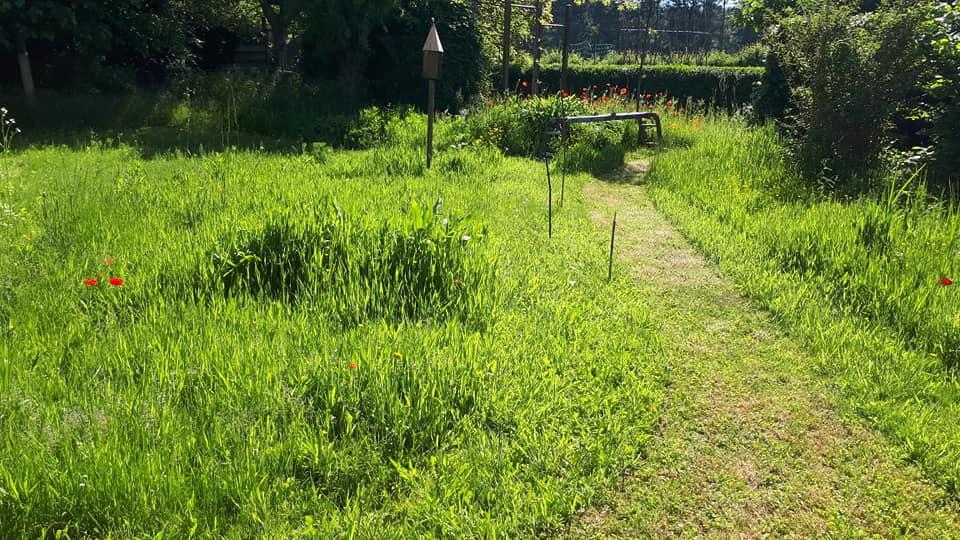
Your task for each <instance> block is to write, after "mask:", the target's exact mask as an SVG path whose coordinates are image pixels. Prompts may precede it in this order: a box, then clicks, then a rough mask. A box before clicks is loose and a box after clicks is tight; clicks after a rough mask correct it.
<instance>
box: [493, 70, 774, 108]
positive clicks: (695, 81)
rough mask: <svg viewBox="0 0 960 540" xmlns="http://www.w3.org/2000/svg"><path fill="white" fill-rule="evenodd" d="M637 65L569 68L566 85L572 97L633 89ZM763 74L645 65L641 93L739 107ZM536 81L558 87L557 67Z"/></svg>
mask: <svg viewBox="0 0 960 540" xmlns="http://www.w3.org/2000/svg"><path fill="white" fill-rule="evenodd" d="M638 70H639V67H638V66H631V67H624V66H610V65H587V66H575V67H574V66H571V67H570V72H569V75H568V86H569V90H570V92H571V93H572V94H575V93H577V92H579V91H580V89H581V88H589V87H591V86H592V85H597V86H598V87H603V86H605V85H606V84H607V83H611V84H616V85H619V86H621V87H624V86H625V87H627V88H630V89H634V88H635V87H636V85H637V72H638ZM762 74H763V68H737V67H722V68H719V67H695V66H647V67H644V82H643V85H642V87H641V88H640V90H641V91H642V92H644V93H651V94H654V93H657V92H663V91H666V92H667V94H668V95H669V96H671V97H673V98H681V99H683V98H691V99H694V100H703V101H705V102H707V103H710V104H713V105H716V106H718V107H739V106H742V105H744V104H746V103H749V100H750V94H751V92H752V91H753V85H754V84H755V83H756V82H757V81H758V80H759V79H760V77H761V75H762ZM512 77H513V80H517V79H519V78H522V79H523V80H529V79H530V73H529V71H523V72H522V73H521V72H520V71H519V70H516V69H515V70H514V72H513V75H512ZM540 80H541V81H543V85H544V87H545V89H546V91H547V92H555V91H557V90H558V89H559V88H560V67H559V66H553V65H550V66H545V67H544V68H543V69H542V70H541V71H540Z"/></svg>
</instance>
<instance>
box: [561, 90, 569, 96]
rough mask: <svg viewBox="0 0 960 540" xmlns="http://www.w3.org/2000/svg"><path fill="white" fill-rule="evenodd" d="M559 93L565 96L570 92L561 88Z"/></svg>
mask: <svg viewBox="0 0 960 540" xmlns="http://www.w3.org/2000/svg"><path fill="white" fill-rule="evenodd" d="M560 95H561V96H562V97H567V96H569V95H570V92H567V91H566V90H563V91H561V92H560Z"/></svg>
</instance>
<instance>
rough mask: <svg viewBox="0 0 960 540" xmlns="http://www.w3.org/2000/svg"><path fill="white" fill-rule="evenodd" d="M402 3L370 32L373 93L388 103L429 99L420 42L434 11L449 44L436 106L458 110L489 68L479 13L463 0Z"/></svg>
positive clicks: (407, 0) (369, 73)
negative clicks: (421, 70) (379, 26)
mask: <svg viewBox="0 0 960 540" xmlns="http://www.w3.org/2000/svg"><path fill="white" fill-rule="evenodd" d="M399 4H400V9H398V10H397V12H396V15H395V16H394V17H392V18H391V19H390V20H389V21H388V22H387V23H386V24H385V25H384V26H383V28H382V30H380V31H375V32H374V33H373V34H372V35H371V38H370V41H371V49H372V51H371V55H370V63H369V67H368V70H367V74H366V78H367V80H369V81H370V91H371V95H372V96H373V98H374V99H376V100H377V101H378V102H380V103H384V104H387V103H394V104H396V103H406V104H415V105H417V106H419V107H424V106H425V105H426V84H425V82H424V80H423V79H422V78H421V76H420V63H421V47H423V39H424V37H425V36H426V35H427V30H428V29H429V28H430V23H429V21H430V18H431V17H433V18H435V19H436V23H437V32H438V33H439V34H440V40H441V41H442V42H443V45H444V49H445V53H444V57H443V76H442V78H441V79H440V80H439V81H437V108H438V110H445V109H449V110H452V111H457V110H459V109H460V108H461V107H462V106H464V105H465V104H466V102H467V100H468V99H469V98H470V97H471V96H473V95H475V94H477V93H478V92H479V91H480V87H481V84H482V82H483V74H484V73H486V72H487V69H486V66H485V65H484V59H483V54H482V50H481V40H482V36H481V32H480V27H479V24H478V22H477V14H476V13H475V12H474V10H473V7H471V4H470V3H468V2H466V1H464V0H401V1H400V2H399Z"/></svg>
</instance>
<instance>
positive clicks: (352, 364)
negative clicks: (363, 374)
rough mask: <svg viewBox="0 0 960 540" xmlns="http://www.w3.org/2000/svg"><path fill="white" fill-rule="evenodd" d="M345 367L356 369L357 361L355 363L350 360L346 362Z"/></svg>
mask: <svg viewBox="0 0 960 540" xmlns="http://www.w3.org/2000/svg"><path fill="white" fill-rule="evenodd" d="M347 367H348V368H350V369H357V363H356V362H350V363H349V364H347Z"/></svg>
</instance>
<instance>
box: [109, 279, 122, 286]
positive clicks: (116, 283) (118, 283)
mask: <svg viewBox="0 0 960 540" xmlns="http://www.w3.org/2000/svg"><path fill="white" fill-rule="evenodd" d="M110 284H111V285H113V286H114V287H119V286H121V285H123V280H122V279H120V278H118V277H112V278H110Z"/></svg>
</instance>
